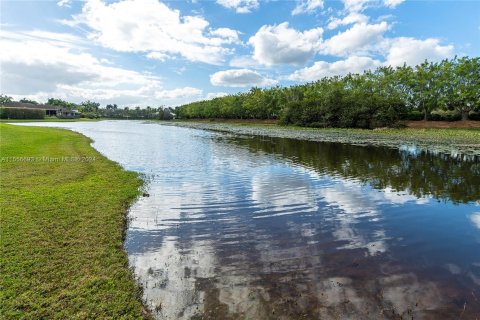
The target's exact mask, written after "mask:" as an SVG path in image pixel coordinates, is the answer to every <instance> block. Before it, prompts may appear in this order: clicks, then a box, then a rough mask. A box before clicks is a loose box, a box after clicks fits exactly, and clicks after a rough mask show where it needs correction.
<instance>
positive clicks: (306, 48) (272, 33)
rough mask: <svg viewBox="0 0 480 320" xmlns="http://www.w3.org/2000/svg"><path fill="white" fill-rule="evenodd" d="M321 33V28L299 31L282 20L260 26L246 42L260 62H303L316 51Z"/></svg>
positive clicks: (320, 39)
mask: <svg viewBox="0 0 480 320" xmlns="http://www.w3.org/2000/svg"><path fill="white" fill-rule="evenodd" d="M322 34H323V29H322V28H313V29H309V30H305V31H303V32H300V31H297V30H295V29H293V28H290V27H289V26H288V22H284V23H281V24H279V25H274V26H270V25H265V26H262V27H261V28H260V29H259V30H258V31H257V33H256V34H255V35H254V36H252V37H251V38H250V39H249V41H248V42H249V43H250V44H251V45H252V46H253V48H254V51H253V58H254V59H255V60H256V61H258V62H259V63H261V64H264V65H274V64H303V63H305V62H307V61H308V60H309V59H311V58H312V57H313V55H314V54H315V52H316V51H317V48H318V47H319V45H320V43H321V41H322Z"/></svg>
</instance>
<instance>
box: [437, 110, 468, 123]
mask: <svg viewBox="0 0 480 320" xmlns="http://www.w3.org/2000/svg"><path fill="white" fill-rule="evenodd" d="M461 119H462V115H461V114H460V113H458V112H457V111H433V112H432V113H431V114H430V120H432V121H458V120H461Z"/></svg>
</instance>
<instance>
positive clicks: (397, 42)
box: [386, 37, 454, 66]
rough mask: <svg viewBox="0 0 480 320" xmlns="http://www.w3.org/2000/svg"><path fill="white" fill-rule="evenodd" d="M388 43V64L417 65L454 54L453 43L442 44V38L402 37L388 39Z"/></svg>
mask: <svg viewBox="0 0 480 320" xmlns="http://www.w3.org/2000/svg"><path fill="white" fill-rule="evenodd" d="M386 42H387V43H388V48H389V49H388V53H387V56H386V58H387V61H386V64H387V65H392V66H400V65H403V64H404V63H406V64H408V65H417V64H420V63H422V62H423V61H424V60H425V59H428V60H429V61H438V60H442V59H445V58H451V57H453V55H454V47H453V45H441V44H440V40H438V39H435V38H428V39H424V40H420V39H415V38H407V37H400V38H394V39H388V40H386Z"/></svg>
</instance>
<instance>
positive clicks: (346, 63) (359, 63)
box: [288, 56, 382, 81]
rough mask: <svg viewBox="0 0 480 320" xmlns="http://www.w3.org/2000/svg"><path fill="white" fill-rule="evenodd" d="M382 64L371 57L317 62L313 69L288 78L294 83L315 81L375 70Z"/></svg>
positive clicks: (298, 72) (308, 68)
mask: <svg viewBox="0 0 480 320" xmlns="http://www.w3.org/2000/svg"><path fill="white" fill-rule="evenodd" d="M381 65H382V63H381V62H380V61H378V60H375V59H372V58H370V57H357V56H351V57H348V58H347V59H345V60H339V61H335V62H326V61H317V62H315V63H314V64H313V66H311V67H307V68H303V69H300V70H297V71H295V72H294V73H293V74H291V75H290V76H289V77H288V80H293V81H315V80H319V79H321V78H323V77H330V76H337V75H339V76H343V75H346V74H348V73H362V72H363V71H365V70H368V69H375V68H376V67H379V66H381Z"/></svg>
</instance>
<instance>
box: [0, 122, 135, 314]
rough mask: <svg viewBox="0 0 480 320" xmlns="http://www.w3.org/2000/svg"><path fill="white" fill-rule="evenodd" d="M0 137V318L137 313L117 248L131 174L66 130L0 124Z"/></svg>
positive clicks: (129, 194)
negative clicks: (27, 159)
mask: <svg viewBox="0 0 480 320" xmlns="http://www.w3.org/2000/svg"><path fill="white" fill-rule="evenodd" d="M0 139H1V140H0V156H1V160H2V162H1V167H0V168H1V172H0V173H1V178H0V188H1V193H0V208H1V213H0V219H1V221H0V228H1V229H0V232H1V234H0V235H1V237H0V250H1V255H0V273H1V277H0V315H1V317H4V318H6V319H16V318H20V319H67V318H69V319H70V318H91V319H98V318H114V319H117V318H124V319H131V318H143V317H144V316H143V314H144V310H143V306H142V303H141V300H140V299H141V292H140V289H139V288H138V286H137V285H136V283H135V281H134V279H133V274H132V272H131V270H130V269H129V268H128V259H127V255H126V253H125V252H124V250H123V235H124V230H125V229H124V228H125V223H126V220H125V213H126V210H127V207H128V205H129V204H130V203H131V202H132V201H133V200H134V199H135V198H136V197H137V196H138V193H139V187H140V186H141V185H142V181H141V180H140V179H139V177H138V176H137V175H136V174H135V173H132V172H126V171H124V170H122V168H121V167H120V166H119V165H117V164H115V163H114V162H112V161H110V160H108V159H106V158H105V157H103V156H102V155H100V154H99V153H98V152H97V151H95V150H94V149H93V148H92V147H91V146H90V145H89V143H90V140H89V139H88V138H86V137H84V136H82V135H80V134H77V133H74V132H70V131H66V130H61V129H51V128H38V127H21V126H12V125H7V124H0ZM9 157H15V158H9ZM18 157H46V158H41V159H39V158H35V159H37V160H36V161H35V160H34V161H21V159H20V158H18ZM61 157H68V158H64V159H67V160H66V161H56V160H54V159H58V158H61ZM71 157H87V160H86V159H84V161H82V160H81V159H80V160H78V159H77V158H71ZM49 159H50V160H49ZM50 161H53V162H50Z"/></svg>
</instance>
